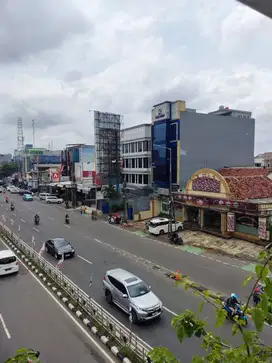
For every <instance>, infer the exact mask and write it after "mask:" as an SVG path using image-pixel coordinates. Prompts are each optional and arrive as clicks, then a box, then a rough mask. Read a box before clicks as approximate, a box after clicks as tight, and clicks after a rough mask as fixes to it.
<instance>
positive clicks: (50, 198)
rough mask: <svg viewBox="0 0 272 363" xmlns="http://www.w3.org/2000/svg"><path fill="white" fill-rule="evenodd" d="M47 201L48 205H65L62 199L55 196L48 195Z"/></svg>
mask: <svg viewBox="0 0 272 363" xmlns="http://www.w3.org/2000/svg"><path fill="white" fill-rule="evenodd" d="M45 201H46V203H47V204H61V203H63V199H62V198H58V197H56V196H54V195H48V196H47V197H45Z"/></svg>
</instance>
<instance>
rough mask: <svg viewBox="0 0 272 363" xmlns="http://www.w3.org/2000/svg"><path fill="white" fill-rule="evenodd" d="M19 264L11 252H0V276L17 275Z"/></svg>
mask: <svg viewBox="0 0 272 363" xmlns="http://www.w3.org/2000/svg"><path fill="white" fill-rule="evenodd" d="M18 271H19V264H18V260H17V257H16V255H15V254H14V253H13V252H12V251H11V250H2V251H0V276H3V275H9V274H13V273H17V272H18Z"/></svg>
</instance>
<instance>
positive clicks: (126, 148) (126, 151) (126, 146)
mask: <svg viewBox="0 0 272 363" xmlns="http://www.w3.org/2000/svg"><path fill="white" fill-rule="evenodd" d="M124 153H125V154H127V153H128V144H125V151H124Z"/></svg>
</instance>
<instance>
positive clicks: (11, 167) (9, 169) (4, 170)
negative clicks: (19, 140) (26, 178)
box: [0, 163, 18, 179]
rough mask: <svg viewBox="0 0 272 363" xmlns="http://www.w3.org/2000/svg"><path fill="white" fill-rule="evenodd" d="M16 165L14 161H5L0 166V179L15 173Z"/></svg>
mask: <svg viewBox="0 0 272 363" xmlns="http://www.w3.org/2000/svg"><path fill="white" fill-rule="evenodd" d="M17 170H18V166H17V164H15V163H7V164H3V165H1V166H0V179H2V178H6V177H8V176H11V175H12V174H13V173H16V171H17Z"/></svg>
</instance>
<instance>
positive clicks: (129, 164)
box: [128, 159, 131, 168]
mask: <svg viewBox="0 0 272 363" xmlns="http://www.w3.org/2000/svg"><path fill="white" fill-rule="evenodd" d="M128 168H131V159H128Z"/></svg>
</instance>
